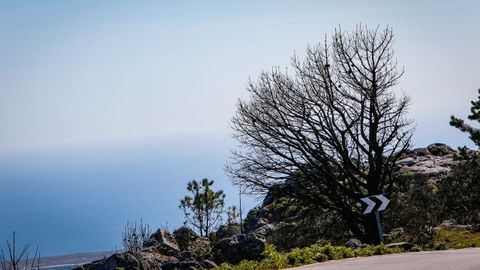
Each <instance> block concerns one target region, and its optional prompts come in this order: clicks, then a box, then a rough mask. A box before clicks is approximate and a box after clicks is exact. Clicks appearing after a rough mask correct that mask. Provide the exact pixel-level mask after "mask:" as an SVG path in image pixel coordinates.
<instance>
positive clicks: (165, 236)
mask: <svg viewBox="0 0 480 270" xmlns="http://www.w3.org/2000/svg"><path fill="white" fill-rule="evenodd" d="M145 247H146V248H148V247H152V248H154V249H155V250H156V251H157V252H159V253H161V254H164V255H169V256H174V255H175V254H177V253H178V252H180V248H179V247H178V243H177V241H176V240H175V237H174V235H173V234H171V233H169V232H167V231H164V230H161V229H159V230H157V231H156V232H155V233H154V234H152V235H151V236H150V238H149V239H148V240H147V241H146V242H145Z"/></svg>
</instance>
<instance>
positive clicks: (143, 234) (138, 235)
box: [122, 219, 151, 252]
mask: <svg viewBox="0 0 480 270" xmlns="http://www.w3.org/2000/svg"><path fill="white" fill-rule="evenodd" d="M150 234H151V232H150V226H148V225H147V224H144V223H143V221H142V220H141V219H140V222H139V223H138V224H137V222H131V221H127V225H125V229H124V231H123V234H122V244H123V250H124V251H131V252H138V251H140V250H142V248H143V246H144V243H145V242H146V241H147V240H148V238H149V237H150Z"/></svg>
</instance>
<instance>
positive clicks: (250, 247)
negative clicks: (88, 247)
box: [75, 227, 265, 270]
mask: <svg viewBox="0 0 480 270" xmlns="http://www.w3.org/2000/svg"><path fill="white" fill-rule="evenodd" d="M212 247H213V250H212ZM264 249H265V240H264V239H263V238H262V237H261V236H258V235H256V234H254V233H249V234H240V233H238V234H234V235H231V236H228V237H225V238H219V239H218V240H217V241H215V242H212V243H211V242H210V241H209V240H208V239H207V238H205V237H201V236H199V235H198V234H196V233H195V232H194V231H192V230H191V229H189V228H188V227H181V228H179V229H177V230H175V231H173V233H170V232H167V231H164V230H157V231H156V232H155V233H153V234H152V235H151V236H150V238H149V239H148V240H147V241H146V242H145V244H144V248H143V249H142V250H141V251H139V252H129V251H127V252H123V253H117V254H114V255H112V256H110V257H108V258H104V259H101V260H98V261H94V262H92V263H88V264H85V265H83V266H82V267H79V268H76V269H75V270H117V269H133V270H174V269H176V270H191V269H211V268H215V267H217V263H222V262H229V263H238V262H240V261H241V260H244V259H259V258H260V257H261V253H262V252H263V250H264Z"/></svg>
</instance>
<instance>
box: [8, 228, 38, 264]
mask: <svg viewBox="0 0 480 270" xmlns="http://www.w3.org/2000/svg"><path fill="white" fill-rule="evenodd" d="M29 248H30V244H25V245H24V246H23V248H22V249H21V251H20V253H17V247H16V238H15V232H13V233H12V242H10V241H7V249H8V254H6V252H5V251H4V250H3V249H2V250H1V251H0V269H1V270H35V269H37V270H39V269H40V251H39V250H38V247H37V248H36V250H35V255H34V256H33V258H29V257H28V249H29Z"/></svg>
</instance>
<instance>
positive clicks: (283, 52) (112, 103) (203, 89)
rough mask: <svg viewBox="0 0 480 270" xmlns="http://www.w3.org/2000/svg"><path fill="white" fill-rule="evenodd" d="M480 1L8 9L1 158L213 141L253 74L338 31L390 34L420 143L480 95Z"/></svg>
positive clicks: (0, 96)
mask: <svg viewBox="0 0 480 270" xmlns="http://www.w3.org/2000/svg"><path fill="white" fill-rule="evenodd" d="M479 12H480V2H479V1H298V0H295V1H236V2H233V1H118V0H115V1H79V0H78V1H72V0H68V1H67V0H63V1H50V0H39V1H1V2H0V153H2V154H6V155H8V154H9V153H15V152H19V151H32V150H36V151H38V150H41V151H44V150H49V149H53V148H62V147H72V146H77V145H85V144H87V145H88V144H102V143H106V142H107V143H111V142H120V143H121V142H124V141H142V140H146V139H148V140H163V139H165V138H172V137H176V136H180V135H181V136H197V135H198V134H202V135H207V136H208V135H209V134H216V135H217V136H224V137H225V140H228V135H229V133H230V129H229V119H230V117H231V116H232V114H233V113H234V111H235V104H236V102H237V100H238V98H245V97H246V91H245V85H246V83H247V80H248V78H249V77H251V78H255V77H256V76H257V75H258V74H259V72H260V71H262V70H268V69H270V68H271V67H272V66H273V65H280V66H286V65H288V63H289V58H290V56H291V55H292V54H293V52H294V51H295V52H297V53H298V54H300V55H301V54H302V53H303V51H304V50H305V47H306V46H307V44H314V43H317V42H319V41H322V40H323V39H324V36H325V34H327V35H328V36H330V35H331V34H332V33H333V31H334V28H335V27H337V26H339V25H341V26H342V28H343V29H346V30H348V29H353V28H354V27H355V25H356V24H358V23H362V24H367V25H369V26H372V27H375V26H377V25H381V26H385V25H390V26H392V27H393V28H394V31H395V33H396V41H395V48H396V52H397V58H398V62H399V64H400V65H401V66H405V69H406V73H405V75H404V77H403V79H402V80H401V82H400V85H399V89H402V90H403V91H404V92H405V93H406V94H408V95H410V96H411V97H412V99H413V104H412V106H411V110H410V111H411V113H410V117H411V118H413V119H415V120H416V123H417V133H416V135H415V137H414V142H415V144H416V146H424V145H426V144H429V143H431V142H437V141H438V142H447V143H449V144H452V145H454V146H457V145H460V144H464V143H466V142H467V141H468V140H467V139H466V137H465V136H464V135H462V134H460V133H459V132H457V131H456V130H454V129H452V128H450V127H449V126H448V120H449V116H450V115H451V114H452V113H455V114H456V115H458V116H462V117H464V116H466V115H467V113H468V102H469V100H471V99H473V98H475V96H476V89H477V88H478V87H480V76H479V75H480V74H479V71H480V69H479V66H478V64H479V63H480V52H479V50H480V23H479V21H478V16H479Z"/></svg>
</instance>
